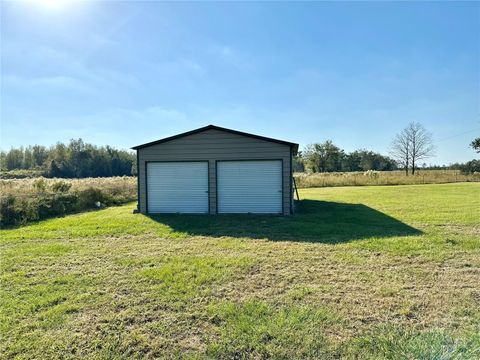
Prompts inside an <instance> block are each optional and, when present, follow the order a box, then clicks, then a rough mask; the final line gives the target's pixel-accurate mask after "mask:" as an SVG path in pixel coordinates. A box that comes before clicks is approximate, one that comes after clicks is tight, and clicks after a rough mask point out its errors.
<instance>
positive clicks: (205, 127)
mask: <svg viewBox="0 0 480 360" xmlns="http://www.w3.org/2000/svg"><path fill="white" fill-rule="evenodd" d="M207 130H219V131H225V132H228V133H231V134H236V135H241V136H247V137H250V138H254V139H258V140H264V141H270V142H274V143H277V144H283V145H287V146H290V147H291V148H292V150H293V154H294V155H295V154H297V151H298V144H295V143H292V142H288V141H283V140H278V139H272V138H269V137H265V136H260V135H255V134H250V133H246V132H242V131H237V130H232V129H227V128H223V127H220V126H215V125H207V126H204V127H201V128H198V129H195V130H191V131H187V132H184V133H181V134H178V135H174V136H169V137H166V138H163V139H160V140H156V141H151V142H148V143H145V144H141V145H137V146H134V147H132V150H139V149H143V148H146V147H148V146H151V145H157V144H161V143H164V142H167V141H171V140H175V139H178V138H181V137H184V136H188V135H193V134H198V133H201V132H203V131H207Z"/></svg>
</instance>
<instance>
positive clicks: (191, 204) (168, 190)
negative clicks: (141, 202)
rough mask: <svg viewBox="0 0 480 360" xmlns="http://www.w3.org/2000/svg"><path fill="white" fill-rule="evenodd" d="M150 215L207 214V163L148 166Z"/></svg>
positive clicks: (151, 164)
mask: <svg viewBox="0 0 480 360" xmlns="http://www.w3.org/2000/svg"><path fill="white" fill-rule="evenodd" d="M147 192H148V193H147V205H148V212H149V213H200V214H201V213H208V162H151V163H147Z"/></svg>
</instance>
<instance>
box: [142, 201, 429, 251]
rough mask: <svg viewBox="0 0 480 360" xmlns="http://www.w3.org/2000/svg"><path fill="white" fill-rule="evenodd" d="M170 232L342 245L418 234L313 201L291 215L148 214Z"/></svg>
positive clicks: (353, 209) (373, 215) (348, 207)
mask: <svg viewBox="0 0 480 360" xmlns="http://www.w3.org/2000/svg"><path fill="white" fill-rule="evenodd" d="M148 216H149V217H150V218H151V219H153V220H154V221H157V222H159V223H162V224H165V225H167V226H169V227H171V228H172V229H173V230H174V231H179V232H184V233H188V234H190V235H193V236H210V237H220V236H229V237H249V238H255V239H268V240H273V241H275V240H289V241H298V242H318V243H342V242H348V241H353V240H360V239H366V238H370V237H379V238H386V237H394V236H411V235H419V234H421V233H422V232H421V231H420V230H417V229H415V228H413V227H411V226H409V225H407V224H405V223H403V222H401V221H399V220H397V219H395V218H393V217H391V216H388V215H386V214H384V213H382V212H380V211H377V210H375V209H372V208H370V207H368V206H365V205H363V204H346V203H336V202H326V201H316V200H301V201H297V202H296V213H295V215H292V216H276V215H253V214H244V215H206V216H205V215H177V214H156V215H148Z"/></svg>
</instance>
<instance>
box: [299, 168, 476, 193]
mask: <svg viewBox="0 0 480 360" xmlns="http://www.w3.org/2000/svg"><path fill="white" fill-rule="evenodd" d="M294 176H295V180H296V184H297V186H298V187H299V188H311V187H329V186H372V185H419V184H446V183H456V182H480V173H471V174H464V173H462V172H461V171H460V170H423V169H419V170H417V171H416V173H415V174H414V175H412V174H409V175H405V171H403V170H395V171H372V170H370V171H365V172H331V173H307V172H305V173H295V174H294Z"/></svg>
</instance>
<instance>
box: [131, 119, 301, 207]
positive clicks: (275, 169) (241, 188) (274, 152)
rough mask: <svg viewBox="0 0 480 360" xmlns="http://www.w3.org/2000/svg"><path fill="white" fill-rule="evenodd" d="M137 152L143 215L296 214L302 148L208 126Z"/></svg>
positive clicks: (279, 141)
mask: <svg viewBox="0 0 480 360" xmlns="http://www.w3.org/2000/svg"><path fill="white" fill-rule="evenodd" d="M132 149H134V150H136V151H137V163H138V199H139V201H138V209H139V211H140V212H142V213H196V214H207V213H210V214H232V213H258V214H284V215H288V214H291V213H292V212H293V191H292V156H293V155H295V154H296V153H297V151H298V144H294V143H291V142H287V141H282V140H276V139H271V138H267V137H263V136H258V135H253V134H248V133H244V132H240V131H236V130H230V129H225V128H221V127H218V126H214V125H208V126H205V127H202V128H200V129H196V130H192V131H189V132H186V133H182V134H179V135H175V136H171V137H168V138H165V139H160V140H157V141H153V142H150V143H146V144H143V145H138V146H135V147H133V148H132Z"/></svg>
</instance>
